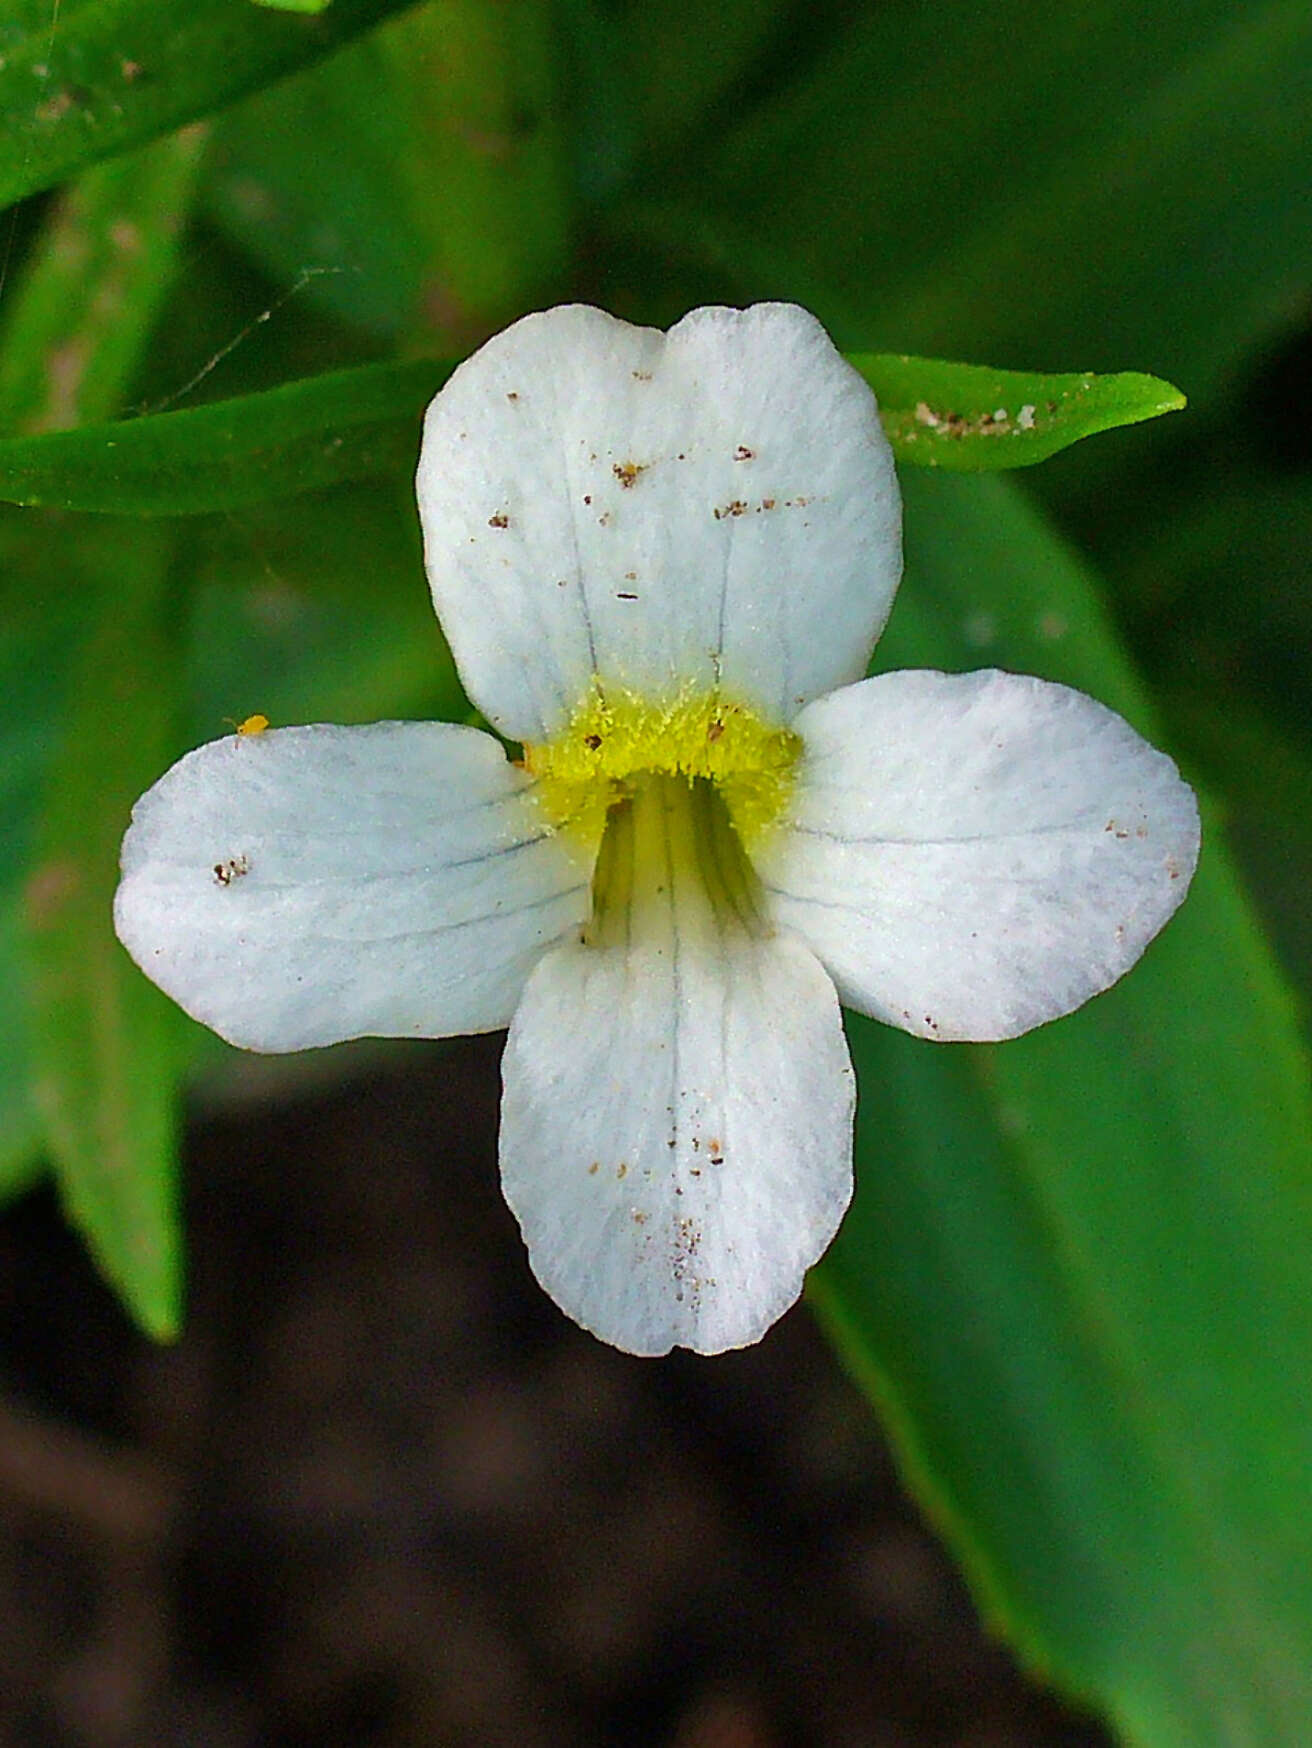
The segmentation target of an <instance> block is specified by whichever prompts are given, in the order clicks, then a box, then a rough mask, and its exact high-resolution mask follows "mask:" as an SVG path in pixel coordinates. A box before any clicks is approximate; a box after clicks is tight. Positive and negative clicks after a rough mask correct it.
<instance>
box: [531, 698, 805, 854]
mask: <svg viewBox="0 0 1312 1748" xmlns="http://www.w3.org/2000/svg"><path fill="white" fill-rule="evenodd" d="M800 750H801V741H800V739H799V738H798V736H797V735H795V734H793V733H792V731H791V730H790V729H787V728H774V727H772V726H771V725H770V724H769V723H767V722H764V721H762V719H761V718H760V717H759V716H758V715H757V714H756V712H755V711H754V710H752V709H750V708H749V707H748V706H747V705H746V704H743V703H741V702H739V701H736V700H734V699H732V698H729V697H726V696H725V694H723V693H722V692H706V691H703V690H701V689H687V690H684V691H682V692H679V693H677V694H676V695H674V696H673V697H670V698H667V699H663V700H657V701H653V700H651V699H647V698H639V697H638V696H636V695H635V694H634V693H632V692H628V691H626V690H624V689H623V688H617V687H612V686H607V685H604V684H603V683H602V682H601V681H600V680H594V681H593V684H592V686H591V688H590V689H589V691H588V693H587V695H586V697H585V698H584V699H583V702H582V703H581V704H580V705H579V707H578V708H577V709H576V710H575V712H574V714H573V716H572V717H571V718H570V720H569V723H568V725H567V726H566V728H565V729H564V730H563V732H562V733H561V734H559V735H557V736H556V738H555V739H554V740H551V741H546V742H543V743H542V744H541V745H533V746H525V748H524V766H525V769H526V770H528V771H529V772H530V773H531V774H532V775H533V776H534V777H536V778H537V780H538V786H537V796H538V800H539V803H540V805H541V806H542V808H543V810H544V811H545V813H546V815H547V817H548V818H549V819H550V820H551V822H552V823H553V825H555V827H556V828H557V830H559V831H562V832H568V833H570V835H571V836H574V837H576V838H578V839H580V840H581V841H582V842H583V843H584V844H585V845H586V846H587V847H588V848H589V850H591V849H592V847H593V846H595V845H596V844H597V843H598V842H599V840H600V838H601V834H602V832H603V830H604V828H605V825H606V821H607V819H608V817H609V816H610V814H611V812H612V810H613V809H615V808H617V807H618V806H620V804H621V803H623V802H625V801H630V800H632V799H633V798H634V797H635V795H636V794H637V793H638V791H639V789H640V788H642V787H645V781H644V780H645V779H648V778H653V777H669V778H682V779H683V780H684V781H685V782H686V784H687V785H688V787H689V789H691V788H693V786H694V785H696V786H697V787H698V788H702V787H704V786H705V787H709V788H711V789H713V790H714V791H715V793H716V795H717V796H718V798H719V801H720V803H721V804H722V807H723V811H724V812H725V813H727V815H728V821H729V823H731V824H732V826H733V828H734V830H735V832H736V833H737V836H738V839H739V841H740V843H741V845H742V848H743V850H744V851H746V852H748V853H750V851H751V849H752V846H753V845H754V844H755V843H756V842H757V841H758V840H759V838H760V837H761V835H762V834H763V833H764V832H766V831H768V830H769V828H770V827H771V826H772V825H773V824H774V823H775V822H776V821H777V820H778V819H779V818H780V817H781V815H782V814H783V811H784V808H785V806H786V805H787V802H788V797H789V793H790V791H791V789H792V781H793V771H794V767H795V766H796V763H797V756H798V753H799V752H800Z"/></svg>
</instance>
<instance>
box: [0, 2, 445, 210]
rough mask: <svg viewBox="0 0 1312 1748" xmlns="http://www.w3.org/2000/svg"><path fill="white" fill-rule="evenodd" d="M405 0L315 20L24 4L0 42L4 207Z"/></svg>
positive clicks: (310, 55) (307, 56)
mask: <svg viewBox="0 0 1312 1748" xmlns="http://www.w3.org/2000/svg"><path fill="white" fill-rule="evenodd" d="M410 3H412V0H336V3H335V4H334V5H332V6H330V7H329V8H328V9H327V10H326V11H324V12H322V13H321V14H320V15H319V16H318V17H315V18H295V17H280V16H278V15H277V14H276V13H270V12H269V11H267V10H262V9H261V8H260V7H258V6H250V5H243V4H235V3H234V0H187V4H186V5H185V6H178V7H173V8H171V9H169V10H168V11H167V12H162V11H161V9H160V7H159V5H158V3H157V0H65V4H64V5H63V6H62V7H61V8H60V9H59V10H58V11H57V12H54V13H53V14H52V9H51V7H50V6H48V5H43V6H40V7H37V6H34V5H29V6H27V7H25V8H24V9H23V10H22V12H21V13H20V16H19V17H18V19H16V20H14V21H13V22H12V23H11V25H10V27H9V29H8V30H7V31H6V32H5V35H4V39H3V42H2V43H0V49H2V51H3V63H2V64H0V207H2V206H7V205H9V204H10V203H11V202H12V201H15V200H19V199H21V198H22V197H23V196H24V195H27V194H33V193H35V192H36V191H37V190H39V189H42V188H49V187H51V186H52V184H54V183H56V182H60V181H62V180H63V179H64V178H65V177H66V176H70V175H72V174H73V173H74V172H75V171H78V170H82V169H85V168H86V167H87V166H88V165H89V164H94V163H96V162H98V161H99V160H100V159H102V158H108V157H112V156H113V155H114V154H116V153H118V152H122V151H124V150H126V149H127V148H128V147H129V146H136V145H142V144H144V143H145V142H146V141H147V140H151V139H155V138H156V137H158V136H159V135H160V134H164V133H169V132H171V131H172V130H173V129H174V128H176V127H179V126H181V125H182V123H184V122H188V121H194V120H196V119H197V118H198V117H201V116H205V115H208V114H210V113H211V111H213V110H216V109H221V108H222V107H223V106H224V105H225V104H228V103H231V102H233V100H234V99H235V98H238V97H241V96H243V95H245V93H246V92H248V91H254V90H257V89H259V88H260V87H261V86H264V85H268V84H271V83H272V82H273V80H275V79H278V78H281V77H282V75H283V74H285V73H290V72H293V71H294V70H295V69H296V68H297V67H304V66H308V65H309V64H310V63H311V62H313V61H317V60H319V59H321V58H322V57H323V56H324V55H327V54H330V53H331V52H332V50H333V49H335V48H338V47H340V45H341V44H342V43H345V42H349V41H350V39H351V38H352V37H353V36H356V35H358V34H359V32H361V31H363V30H368V29H370V27H371V26H373V25H375V24H377V23H379V22H380V21H381V20H382V19H384V18H387V17H389V16H390V15H391V14H392V13H394V12H398V11H400V10H402V8H403V6H405V5H407V4H410Z"/></svg>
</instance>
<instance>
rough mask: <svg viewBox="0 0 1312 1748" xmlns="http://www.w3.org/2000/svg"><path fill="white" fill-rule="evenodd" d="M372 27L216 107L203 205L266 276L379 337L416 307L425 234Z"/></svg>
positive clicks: (405, 122) (406, 120) (407, 149)
mask: <svg viewBox="0 0 1312 1748" xmlns="http://www.w3.org/2000/svg"><path fill="white" fill-rule="evenodd" d="M381 34H382V33H380V32H377V31H375V32H373V33H372V34H371V35H369V36H367V37H362V38H361V39H360V40H359V41H358V42H355V43H352V44H351V45H350V47H349V48H346V49H343V50H342V52H341V53H340V54H336V55H333V56H332V57H331V58H330V59H328V60H326V61H323V62H321V63H320V64H319V65H318V66H316V67H312V68H310V69H309V70H308V71H306V72H303V73H299V74H297V75H296V76H295V77H294V78H292V79H287V80H285V81H284V82H283V83H282V84H280V85H278V86H275V87H274V88H272V89H271V90H267V91H259V92H256V93H255V95H254V96H252V97H248V98H247V99H246V100H245V101H244V102H242V103H239V104H238V105H237V106H236V107H235V108H234V109H232V110H230V111H229V112H228V114H227V115H225V116H223V117H222V118H221V119H220V120H219V121H218V122H217V124H216V126H215V130H214V146H213V149H212V151H211V153H210V156H209V159H208V162H207V167H206V168H207V176H206V182H207V188H206V207H207V210H208V212H209V215H210V216H211V218H212V219H213V221H214V222H215V223H216V224H217V225H218V226H219V227H220V228H221V229H222V230H223V232H224V233H225V234H226V235H227V236H228V237H230V238H231V239H232V240H233V242H235V243H236V244H237V245H238V246H239V247H240V248H241V249H242V250H243V251H245V252H246V253H247V255H249V256H250V258H251V259H253V260H255V261H257V262H258V263H259V264H260V266H261V267H262V268H263V269H264V270H265V271H266V272H267V273H269V274H270V275H271V277H272V278H273V279H275V280H276V281H280V282H283V283H286V284H289V285H294V284H297V283H303V284H304V296H305V297H306V298H308V299H312V300H313V301H314V302H315V303H316V304H318V305H319V306H320V307H321V308H324V309H328V310H331V311H332V312H333V313H334V314H335V315H337V316H338V317H340V318H343V319H345V320H346V321H349V322H353V323H355V324H356V325H357V326H359V327H361V328H364V329H366V330H367V331H368V332H370V333H372V334H376V335H380V336H387V337H391V336H394V335H396V334H399V333H401V332H403V331H404V330H405V329H406V327H407V325H408V324H410V323H411V322H412V321H413V319H414V315H415V311H416V310H417V308H418V307H419V302H420V289H421V287H422V285H423V280H424V259H425V242H424V235H423V231H422V228H421V225H420V222H419V217H418V215H417V214H416V213H415V212H414V210H413V202H412V200H411V199H410V191H409V187H408V181H409V178H408V176H407V177H406V178H405V179H404V180H403V178H402V177H401V176H400V175H398V168H399V167H400V166H402V165H404V164H405V162H406V158H407V155H408V154H410V153H412V152H413V151H414V149H415V143H414V139H413V130H412V128H411V125H410V116H409V114H408V110H407V106H406V105H404V104H402V103H400V102H399V101H398V96H397V90H396V74H395V68H394V65H393V61H392V58H391V57H390V56H389V55H388V54H387V53H386V52H385V51H384V48H383V45H382V43H381V41H380V36H381ZM307 265H312V266H313V268H314V269H315V271H314V274H313V276H312V277H305V276H304V270H305V268H306V267H307Z"/></svg>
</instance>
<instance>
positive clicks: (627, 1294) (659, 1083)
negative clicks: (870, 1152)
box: [501, 866, 854, 1354]
mask: <svg viewBox="0 0 1312 1748" xmlns="http://www.w3.org/2000/svg"><path fill="white" fill-rule="evenodd" d="M670 874H671V878H670V881H669V883H668V885H665V886H663V888H661V889H660V890H662V892H663V896H664V897H665V898H666V899H667V900H668V910H667V912H666V916H665V918H664V920H663V921H662V919H659V918H658V919H656V920H655V922H653V919H652V917H651V916H650V914H648V915H647V916H645V917H644V916H643V915H641V914H640V913H638V912H634V913H633V915H631V916H628V917H626V918H624V919H622V926H621V927H620V928H619V929H618V930H614V931H613V937H614V944H610V945H600V946H599V945H590V944H584V943H581V942H577V941H571V942H569V943H566V944H563V945H561V946H559V947H556V948H554V949H553V950H552V951H551V952H550V953H548V954H547V956H546V957H545V958H544V959H543V960H542V962H541V963H540V964H539V965H538V967H537V969H536V970H535V971H534V972H533V975H532V976H531V977H530V979H529V981H528V985H527V987H526V989H525V991H524V998H523V1000H522V1002H521V1003H520V1006H519V1009H518V1011H517V1012H516V1014H515V1019H514V1023H513V1024H512V1026H511V1029H510V1038H509V1041H508V1043H507V1046H506V1053H505V1058H504V1063H503V1074H504V1081H505V1093H504V1098H503V1102H502V1114H501V1174H502V1185H503V1188H504V1190H505V1195H506V1200H507V1201H508V1202H509V1204H510V1206H511V1208H512V1209H513V1211H514V1213H515V1215H516V1216H517V1218H518V1220H519V1223H520V1226H521V1228H522V1230H523V1234H524V1239H525V1242H526V1244H527V1246H528V1251H529V1260H530V1262H531V1264H532V1267H533V1271H534V1273H535V1274H536V1275H537V1277H538V1279H539V1281H540V1282H541V1283H542V1285H543V1286H544V1287H545V1288H546V1290H547V1292H548V1293H549V1294H550V1295H551V1297H552V1298H553V1299H554V1300H555V1301H556V1303H557V1304H558V1305H559V1306H560V1307H561V1308H562V1310H564V1311H566V1312H567V1313H568V1314H569V1315H570V1316H571V1317H573V1318H575V1319H576V1320H577V1321H578V1322H579V1323H581V1324H582V1325H583V1326H584V1327H585V1328H586V1329H589V1330H591V1331H592V1332H593V1333H594V1334H595V1335H598V1336H600V1337H601V1338H602V1339H603V1340H605V1341H609V1342H613V1343H614V1344H615V1345H616V1346H617V1347H621V1348H624V1349H626V1350H628V1351H629V1352H631V1353H639V1354H661V1353H665V1352H667V1351H668V1350H669V1349H670V1348H671V1347H673V1346H676V1345H678V1346H683V1347H689V1348H693V1349H694V1350H696V1351H697V1352H699V1353H718V1352H720V1351H722V1350H723V1349H725V1348H731V1347H740V1346H743V1345H745V1344H746V1343H748V1342H752V1341H756V1340H757V1339H759V1337H760V1336H761V1335H763V1334H764V1332H765V1331H766V1330H767V1329H768V1328H769V1327H770V1325H771V1324H772V1323H773V1322H774V1321H775V1320H776V1318H778V1317H779V1316H780V1315H781V1314H782V1313H783V1312H784V1311H786V1310H787V1308H788V1307H789V1306H790V1305H791V1304H792V1303H793V1301H794V1300H795V1299H796V1298H797V1296H798V1294H799V1292H800V1291H801V1287H802V1279H803V1276H804V1274H805V1271H806V1270H807V1269H808V1268H809V1267H810V1265H811V1264H812V1263H813V1262H815V1261H816V1260H817V1258H818V1257H819V1256H820V1255H821V1253H822V1252H823V1251H824V1249H825V1247H826V1246H827V1245H828V1243H829V1241H830V1239H831V1238H832V1237H833V1235H834V1233H835V1231H836V1230H837V1228H838V1224H839V1221H840V1220H841V1218H842V1216H843V1212H844V1210H845V1208H846V1207H847V1204H848V1201H849V1199H850V1196H851V1188H852V1177H851V1151H852V1110H853V1103H854V1083H853V1076H852V1069H851V1065H850V1062H849V1059H848V1054H847V1045H846V1041H845V1040H844V1037H843V1032H842V1024H841V1017H840V1013H839V1008H838V1002H837V999H836V996H835V994H834V989H833V985H832V984H831V983H830V981H829V979H828V977H826V975H825V973H824V971H823V970H822V969H821V967H820V966H819V965H818V964H817V962H816V960H815V958H814V957H813V956H812V954H811V953H810V952H809V951H808V950H807V949H806V948H805V947H804V946H803V945H802V943H801V942H799V941H795V940H791V939H788V938H765V939H762V938H757V937H754V936H752V935H751V934H749V933H748V932H746V931H745V930H743V929H742V928H740V927H738V926H736V925H735V924H734V923H733V922H732V921H727V922H726V921H725V920H724V918H723V917H721V918H719V919H715V918H713V917H712V916H711V913H710V912H709V910H699V908H698V905H697V903H696V902H695V899H694V898H691V897H690V895H689V893H688V890H687V885H686V882H685V878H684V871H683V870H681V869H680V868H679V867H677V866H674V867H672V868H671V870H670ZM610 921H611V922H612V923H614V922H615V919H614V918H613V917H612V918H611V919H610Z"/></svg>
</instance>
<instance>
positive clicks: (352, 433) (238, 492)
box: [0, 361, 452, 516]
mask: <svg viewBox="0 0 1312 1748" xmlns="http://www.w3.org/2000/svg"><path fill="white" fill-rule="evenodd" d="M451 369H452V366H451V365H443V364H436V363H433V362H431V361H420V362H417V363H413V364H369V365H362V366H361V367H360V368H358V369H355V370H341V371H332V372H329V373H327V374H326V375H323V376H315V377H308V378H306V379H304V380H303V381H301V382H292V383H287V384H285V385H284V386H283V387H281V388H275V389H269V390H267V391H266V392H265V393H263V394H255V395H246V396H243V397H242V398H240V399H238V400H232V401H215V402H213V403H212V404H210V405H209V406H204V407H194V408H188V409H186V410H184V411H180V412H173V413H158V414H155V415H154V416H152V417H148V418H141V419H127V420H123V421H122V422H120V423H116V424H110V425H95V426H87V427H84V428H83V429H82V430H79V431H53V432H49V433H47V434H45V435H43V436H40V437H15V438H9V439H4V440H0V498H2V499H4V500H6V501H7V502H9V503H14V504H26V505H34V504H45V505H51V506H57V507H58V508H60V509H65V510H95V511H109V512H117V513H120V514H123V515H129V516H173V515H194V514H197V513H200V512H205V511H213V510H229V509H234V508H237V507H239V506H241V505H246V504H255V503H260V502H262V501H263V500H265V499H267V498H276V497H287V496H290V495H291V494H293V493H296V492H305V491H312V490H314V489H315V488H317V487H320V486H328V485H336V484H338V483H339V482H340V481H342V480H354V479H368V478H372V477H375V476H378V475H381V474H389V473H399V472H404V471H405V470H407V469H413V467H414V463H415V460H416V458H417V456H418V453H419V423H420V418H421V415H422V413H423V409H424V406H425V405H426V403H427V402H428V401H429V400H431V398H432V397H433V395H434V394H435V393H436V392H437V390H438V389H439V388H440V387H441V385H442V383H443V382H445V380H446V378H447V377H448V376H449V375H450V373H451Z"/></svg>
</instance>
